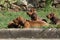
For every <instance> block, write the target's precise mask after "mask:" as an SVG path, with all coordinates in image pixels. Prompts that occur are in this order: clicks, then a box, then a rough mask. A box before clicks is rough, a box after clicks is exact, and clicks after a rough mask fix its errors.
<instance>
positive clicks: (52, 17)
mask: <svg viewBox="0 0 60 40" xmlns="http://www.w3.org/2000/svg"><path fill="white" fill-rule="evenodd" d="M46 17H47V18H48V19H50V20H51V22H52V23H53V24H57V25H59V24H60V19H59V18H57V17H56V15H55V14H54V13H50V14H48V15H47V16H46Z"/></svg>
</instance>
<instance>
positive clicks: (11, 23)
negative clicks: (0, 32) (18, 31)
mask: <svg viewBox="0 0 60 40" xmlns="http://www.w3.org/2000/svg"><path fill="white" fill-rule="evenodd" d="M7 27H8V28H20V27H19V25H18V24H16V23H14V22H13V21H11V22H9V24H8V26H7Z"/></svg>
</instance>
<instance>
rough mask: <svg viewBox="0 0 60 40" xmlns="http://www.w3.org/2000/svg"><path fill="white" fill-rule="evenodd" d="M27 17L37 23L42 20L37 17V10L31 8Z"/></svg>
mask: <svg viewBox="0 0 60 40" xmlns="http://www.w3.org/2000/svg"><path fill="white" fill-rule="evenodd" d="M27 15H29V17H31V20H32V21H37V20H39V19H40V18H39V17H38V16H37V12H36V9H35V8H31V9H30V10H29V11H28V12H27Z"/></svg>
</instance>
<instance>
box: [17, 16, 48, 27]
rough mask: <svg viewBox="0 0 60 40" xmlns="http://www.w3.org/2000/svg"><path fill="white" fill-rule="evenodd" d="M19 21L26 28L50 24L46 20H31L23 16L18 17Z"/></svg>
mask: <svg viewBox="0 0 60 40" xmlns="http://www.w3.org/2000/svg"><path fill="white" fill-rule="evenodd" d="M17 20H18V23H19V24H20V25H21V26H24V28H31V27H36V26H37V27H41V26H48V25H49V24H48V23H46V22H44V21H30V20H26V19H24V18H23V17H21V16H19V17H18V18H17Z"/></svg>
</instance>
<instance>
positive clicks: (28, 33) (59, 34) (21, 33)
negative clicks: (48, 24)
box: [0, 28, 60, 38]
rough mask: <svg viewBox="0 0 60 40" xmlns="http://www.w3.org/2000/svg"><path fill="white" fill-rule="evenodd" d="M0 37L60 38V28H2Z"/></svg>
mask: <svg viewBox="0 0 60 40" xmlns="http://www.w3.org/2000/svg"><path fill="white" fill-rule="evenodd" d="M0 38H60V29H56V28H50V29H40V28H29V29H0Z"/></svg>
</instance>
